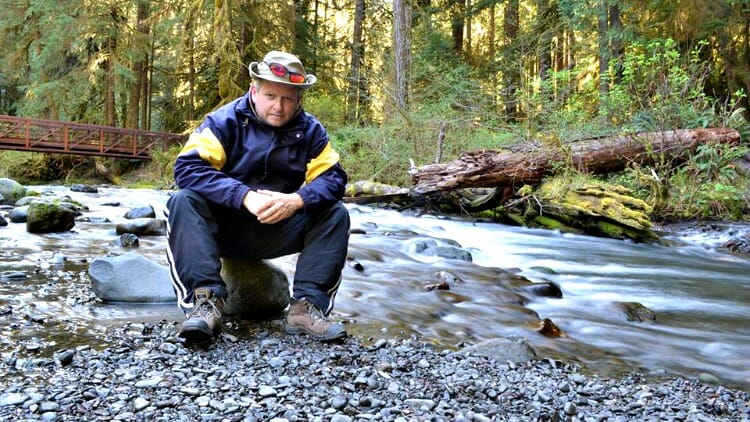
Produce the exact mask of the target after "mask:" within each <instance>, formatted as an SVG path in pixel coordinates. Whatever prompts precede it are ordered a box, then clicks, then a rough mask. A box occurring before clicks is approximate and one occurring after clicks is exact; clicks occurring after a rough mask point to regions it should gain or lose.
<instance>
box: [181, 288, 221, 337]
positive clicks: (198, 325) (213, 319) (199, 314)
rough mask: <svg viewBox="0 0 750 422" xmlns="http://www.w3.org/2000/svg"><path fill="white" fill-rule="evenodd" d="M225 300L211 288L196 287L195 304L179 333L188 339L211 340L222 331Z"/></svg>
mask: <svg viewBox="0 0 750 422" xmlns="http://www.w3.org/2000/svg"><path fill="white" fill-rule="evenodd" d="M223 308H224V301H223V300H222V299H221V298H220V297H217V296H215V295H214V294H213V292H212V291H211V290H210V289H205V288H202V289H195V304H194V305H193V309H192V310H191V311H190V313H189V314H188V315H187V319H186V320H185V321H184V322H183V323H182V325H181V326H180V329H179V331H178V332H177V335H178V336H180V337H183V338H184V339H186V340H187V341H209V340H211V339H213V338H214V337H216V336H218V335H219V333H220V332H221V310H222V309H223Z"/></svg>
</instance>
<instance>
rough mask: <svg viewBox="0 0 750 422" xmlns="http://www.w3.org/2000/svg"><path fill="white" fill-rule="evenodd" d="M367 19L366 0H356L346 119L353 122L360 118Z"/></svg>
mask: <svg viewBox="0 0 750 422" xmlns="http://www.w3.org/2000/svg"><path fill="white" fill-rule="evenodd" d="M364 21H365V0H356V1H355V7H354V24H353V25H354V26H353V30H352V48H351V65H350V66H349V75H350V76H349V87H348V95H347V102H346V121H347V122H348V123H353V122H355V121H358V120H359V117H360V116H361V110H359V105H360V103H361V102H360V98H361V97H362V95H363V92H361V91H360V89H361V88H362V76H361V72H362V62H363V60H364V53H365V47H364V42H363V40H362V27H363V26H364Z"/></svg>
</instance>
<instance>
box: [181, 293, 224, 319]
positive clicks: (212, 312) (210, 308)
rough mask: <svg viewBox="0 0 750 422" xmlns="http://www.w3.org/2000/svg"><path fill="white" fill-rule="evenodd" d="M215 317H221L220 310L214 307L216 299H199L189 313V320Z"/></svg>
mask: <svg viewBox="0 0 750 422" xmlns="http://www.w3.org/2000/svg"><path fill="white" fill-rule="evenodd" d="M216 315H221V310H219V308H218V307H217V306H216V299H214V298H211V299H207V298H200V299H198V301H197V302H195V306H193V310H192V311H190V315H189V318H208V317H211V316H216Z"/></svg>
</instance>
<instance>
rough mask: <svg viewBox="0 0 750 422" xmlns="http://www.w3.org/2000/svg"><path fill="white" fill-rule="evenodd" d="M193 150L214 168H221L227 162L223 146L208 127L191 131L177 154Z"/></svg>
mask: <svg viewBox="0 0 750 422" xmlns="http://www.w3.org/2000/svg"><path fill="white" fill-rule="evenodd" d="M194 150H195V151H198V154H199V155H200V157H201V158H202V159H203V160H205V161H206V162H208V163H209V164H211V166H212V167H213V168H215V169H216V170H221V168H222V167H224V164H226V162H227V154H226V152H224V147H223V146H222V145H221V142H219V138H217V137H216V135H214V133H213V132H211V129H209V128H204V129H203V130H202V131H200V132H193V133H191V134H190V137H189V138H188V141H187V143H186V144H185V146H184V147H182V151H180V154H179V155H183V154H187V153H188V152H190V151H194Z"/></svg>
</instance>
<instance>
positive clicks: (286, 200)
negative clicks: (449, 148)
mask: <svg viewBox="0 0 750 422" xmlns="http://www.w3.org/2000/svg"><path fill="white" fill-rule="evenodd" d="M242 203H243V204H244V205H245V208H247V209H248V211H250V212H251V213H253V214H255V216H256V217H258V221H260V222H261V223H263V224H274V223H278V222H279V221H282V220H285V219H287V218H289V217H291V216H292V215H294V213H295V212H297V211H298V210H300V209H301V208H302V207H304V206H305V203H304V202H303V201H302V197H301V196H299V195H298V194H296V193H281V192H274V191H269V190H259V191H256V192H252V191H251V192H248V194H247V195H246V196H245V199H244V200H243V201H242Z"/></svg>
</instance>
